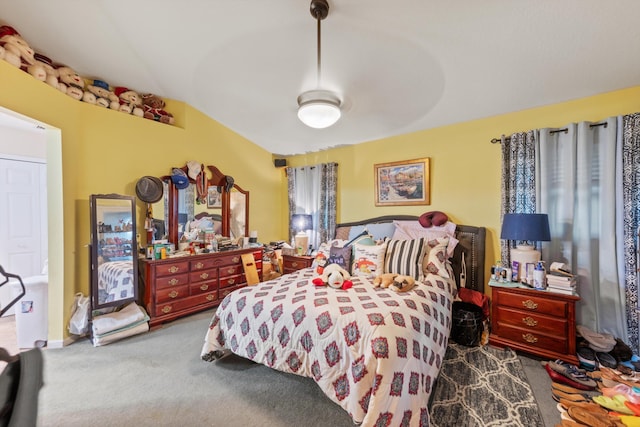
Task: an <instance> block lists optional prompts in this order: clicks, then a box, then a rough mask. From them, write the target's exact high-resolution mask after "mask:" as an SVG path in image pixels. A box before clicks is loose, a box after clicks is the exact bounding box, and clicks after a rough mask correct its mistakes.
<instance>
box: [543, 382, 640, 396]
mask: <svg viewBox="0 0 640 427" xmlns="http://www.w3.org/2000/svg"><path fill="white" fill-rule="evenodd" d="M553 390H558V391H562V392H565V393H569V394H581V395H583V396H588V397H589V399H591V397H592V396H597V395H599V394H602V393H601V392H600V390H580V389H579V388H575V387H571V386H569V385H566V384H562V383H558V382H555V381H551V391H553ZM638 392H639V393H640V390H639V391H638Z"/></svg>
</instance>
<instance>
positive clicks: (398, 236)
mask: <svg viewBox="0 0 640 427" xmlns="http://www.w3.org/2000/svg"><path fill="white" fill-rule="evenodd" d="M393 223H394V224H395V226H396V231H395V232H394V233H393V239H394V240H411V239H419V238H420V237H424V238H425V240H426V241H429V240H433V239H438V238H441V237H449V245H448V246H447V255H448V257H449V258H451V257H453V251H454V250H455V249H456V246H457V245H458V239H456V237H455V232H456V225H455V224H454V223H452V222H451V221H448V222H447V223H446V224H444V225H441V226H433V227H429V228H424V227H423V226H422V225H420V223H419V222H418V221H393Z"/></svg>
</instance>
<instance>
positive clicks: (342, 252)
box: [327, 245, 353, 271]
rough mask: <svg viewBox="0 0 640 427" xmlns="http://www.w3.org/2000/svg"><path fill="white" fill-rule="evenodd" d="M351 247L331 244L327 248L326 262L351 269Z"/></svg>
mask: <svg viewBox="0 0 640 427" xmlns="http://www.w3.org/2000/svg"><path fill="white" fill-rule="evenodd" d="M352 251H353V248H352V247H351V245H349V246H347V247H345V248H339V247H338V246H331V248H330V250H329V258H328V259H327V265H328V264H338V265H339V266H340V267H342V268H344V269H345V270H347V271H351V254H352Z"/></svg>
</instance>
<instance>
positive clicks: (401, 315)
mask: <svg viewBox="0 0 640 427" xmlns="http://www.w3.org/2000/svg"><path fill="white" fill-rule="evenodd" d="M394 221H396V222H397V221H403V222H404V221H406V222H407V223H411V222H417V217H414V216H400V217H398V216H394V217H392V216H386V217H378V218H373V219H369V220H365V221H360V222H353V223H346V224H339V225H338V226H337V228H336V238H339V239H341V240H343V241H346V238H348V237H350V236H354V235H356V236H357V235H358V234H359V233H361V232H362V231H363V230H365V229H367V230H366V231H367V232H368V233H369V234H373V233H370V231H371V230H373V229H377V230H376V231H377V232H382V233H384V231H380V230H378V229H384V227H393V226H395V224H396V222H394ZM391 229H392V228H387V231H388V230H391ZM454 229H455V232H454V236H455V238H454V239H453V240H457V241H458V243H457V245H455V249H454V250H453V251H452V252H451V254H452V255H453V257H452V258H451V259H449V258H448V255H449V252H448V250H449V249H451V248H450V247H449V246H448V245H447V242H448V241H449V239H448V238H447V239H446V240H444V239H438V242H435V240H433V239H432V240H430V241H429V245H431V246H430V249H429V250H428V251H427V252H428V254H426V255H424V256H425V257H429V259H430V262H433V263H435V264H437V266H436V268H434V267H433V265H431V266H430V268H431V269H430V270H429V271H427V269H426V267H425V269H424V270H421V274H422V276H421V277H420V278H419V279H420V280H419V281H418V282H417V283H416V286H415V287H414V288H413V289H411V290H410V291H408V292H403V293H397V292H393V291H391V290H390V289H386V288H380V287H374V286H373V283H372V282H373V280H372V276H370V275H354V276H352V277H351V280H352V282H353V287H352V288H350V289H346V290H342V289H334V288H330V287H322V286H315V285H313V284H312V280H313V279H314V278H317V277H318V273H317V270H316V269H315V268H314V267H310V268H305V269H302V270H298V271H296V272H294V273H290V274H285V275H283V276H281V277H279V278H276V279H274V280H269V281H266V282H262V283H260V284H258V285H255V286H249V287H245V288H242V289H239V290H237V291H235V292H233V293H231V294H229V295H228V296H227V297H226V298H225V299H224V300H223V301H222V303H221V304H220V306H219V307H218V309H217V310H216V313H215V314H214V316H213V318H212V320H211V323H210V325H209V329H208V330H207V332H206V335H205V343H204V346H203V348H202V352H201V357H202V359H204V360H205V361H215V360H217V359H220V358H222V357H224V356H225V355H227V354H229V352H232V353H235V354H236V355H239V356H241V357H244V358H247V359H250V360H252V361H255V362H257V363H261V364H264V365H266V366H269V367H271V368H273V369H276V370H280V371H283V372H289V373H294V374H297V375H302V376H306V377H311V378H313V379H314V380H315V382H316V383H317V384H318V385H319V386H320V388H321V389H322V390H323V392H324V393H325V394H326V395H327V396H328V397H329V398H330V399H331V400H333V401H334V402H335V403H337V404H338V405H340V406H341V407H342V408H343V409H345V410H346V411H347V412H348V413H349V415H350V416H351V418H352V419H353V421H354V423H356V424H361V425H364V426H371V425H394V426H395V425H403V426H404V425H406V426H410V425H411V426H414V425H415V426H417V425H420V426H427V425H429V407H428V402H429V397H430V394H431V391H432V390H433V387H434V384H435V381H436V379H437V376H438V373H439V371H440V367H441V364H442V360H443V358H444V354H445V351H446V347H447V343H448V339H449V334H450V329H451V307H452V302H453V300H454V298H455V295H456V293H457V287H458V286H460V283H464V284H465V285H466V287H467V288H472V289H475V290H480V291H481V292H482V290H483V289H484V240H485V229H484V228H482V227H472V226H461V225H458V226H455V225H454ZM376 237H380V236H376ZM387 237H391V236H390V235H388V236H387ZM422 243H425V242H422ZM422 243H421V244H422ZM385 256H386V257H388V256H389V254H387V255H385ZM438 260H439V261H438ZM412 263H413V262H412ZM424 265H425V266H426V265H427V263H425V264H424ZM378 272H380V271H378Z"/></svg>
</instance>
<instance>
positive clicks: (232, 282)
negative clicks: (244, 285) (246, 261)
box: [227, 279, 236, 285]
mask: <svg viewBox="0 0 640 427" xmlns="http://www.w3.org/2000/svg"><path fill="white" fill-rule="evenodd" d="M227 283H229V284H230V285H233V284H234V283H236V280H235V279H229V281H228V282H227Z"/></svg>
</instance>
